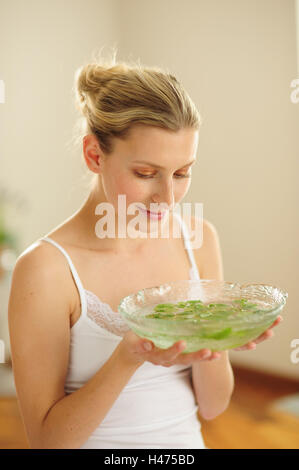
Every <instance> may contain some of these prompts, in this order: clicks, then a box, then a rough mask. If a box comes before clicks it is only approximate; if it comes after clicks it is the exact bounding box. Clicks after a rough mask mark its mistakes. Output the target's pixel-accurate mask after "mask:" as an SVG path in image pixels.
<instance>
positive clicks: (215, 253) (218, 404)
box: [192, 220, 234, 419]
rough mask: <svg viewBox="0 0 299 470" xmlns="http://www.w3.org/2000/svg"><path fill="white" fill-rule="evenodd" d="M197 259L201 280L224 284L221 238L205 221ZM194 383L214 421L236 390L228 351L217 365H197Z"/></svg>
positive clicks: (200, 403) (203, 412)
mask: <svg viewBox="0 0 299 470" xmlns="http://www.w3.org/2000/svg"><path fill="white" fill-rule="evenodd" d="M193 229H194V228H193ZM194 257H195V260H196V263H197V266H198V269H199V270H200V272H201V279H216V280H223V264H222V256H221V248H220V243H219V237H218V234H217V231H216V229H215V227H214V226H213V225H212V224H211V223H210V222H208V221H207V220H204V221H203V244H202V246H201V247H200V248H198V249H195V250H194ZM192 383H193V389H194V394H195V397H196V401H197V403H198V408H199V412H200V414H201V415H202V417H203V418H204V419H213V418H215V417H216V416H218V415H219V414H221V413H223V411H225V409H226V408H227V406H228V404H229V402H230V398H231V395H232V392H233V389H234V376H233V371H232V367H231V364H230V360H229V355H228V351H221V353H220V358H219V359H217V360H215V361H211V362H209V361H199V362H195V363H193V365H192Z"/></svg>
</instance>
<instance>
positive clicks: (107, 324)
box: [84, 289, 130, 336]
mask: <svg viewBox="0 0 299 470" xmlns="http://www.w3.org/2000/svg"><path fill="white" fill-rule="evenodd" d="M84 291H85V296H86V302H87V312H86V315H87V316H88V317H89V318H90V320H92V321H93V322H94V323H96V324H97V325H98V326H100V327H101V328H104V329H105V330H107V331H110V333H113V334H114V335H116V336H124V335H125V333H126V332H127V331H129V330H130V328H129V327H128V325H127V324H126V322H125V320H124V319H123V318H122V316H121V315H120V313H119V312H115V311H114V310H112V308H111V307H110V305H109V304H107V303H105V302H102V301H101V300H100V299H99V298H98V297H97V296H96V295H95V294H94V293H93V292H90V291H89V290H86V289H84Z"/></svg>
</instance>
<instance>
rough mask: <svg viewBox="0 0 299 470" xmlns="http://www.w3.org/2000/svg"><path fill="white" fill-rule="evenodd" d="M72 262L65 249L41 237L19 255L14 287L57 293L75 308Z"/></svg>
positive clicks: (43, 293)
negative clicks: (58, 247) (70, 265)
mask: <svg viewBox="0 0 299 470" xmlns="http://www.w3.org/2000/svg"><path fill="white" fill-rule="evenodd" d="M68 271H69V268H68V264H67V261H66V259H65V258H64V256H63V255H62V253H60V252H59V250H57V248H56V247H53V246H52V245H50V244H49V243H47V242H41V241H37V242H35V243H33V244H32V245H30V246H29V247H28V248H26V249H25V250H24V251H23V252H22V253H21V254H20V255H19V256H18V258H17V260H16V263H15V266H14V270H13V275H12V287H14V285H15V284H16V285H17V286H18V289H22V290H24V292H25V291H26V290H27V291H28V292H36V291H37V288H38V287H39V295H40V296H43V295H47V294H50V295H54V296H55V297H56V298H57V297H58V298H60V299H61V302H64V304H65V306H68V307H67V308H68V310H69V311H70V313H71V310H72V301H73V296H72V290H71V283H70V276H68Z"/></svg>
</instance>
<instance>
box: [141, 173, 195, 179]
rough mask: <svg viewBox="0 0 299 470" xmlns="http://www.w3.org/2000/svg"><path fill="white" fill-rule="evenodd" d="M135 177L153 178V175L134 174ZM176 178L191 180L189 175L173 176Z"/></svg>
mask: <svg viewBox="0 0 299 470" xmlns="http://www.w3.org/2000/svg"><path fill="white" fill-rule="evenodd" d="M135 175H136V176H137V177H138V178H153V176H154V175H142V174H141V173H138V172H135ZM174 176H176V178H191V173H189V174H187V175H174Z"/></svg>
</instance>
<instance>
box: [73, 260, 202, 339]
mask: <svg viewBox="0 0 299 470" xmlns="http://www.w3.org/2000/svg"><path fill="white" fill-rule="evenodd" d="M195 273H196V275H197V271H196V270H195V269H194V267H191V268H190V278H191V279H194V278H195V277H197V276H194V274H195ZM84 293H85V297H86V303H87V311H86V315H87V316H88V317H89V318H90V320H92V321H93V322H94V323H96V324H97V325H98V326H100V327H101V328H104V329H105V330H107V331H109V332H110V333H113V334H114V335H116V336H121V337H123V336H124V335H125V333H126V332H127V331H129V330H130V328H129V326H128V325H127V323H126V322H125V320H124V319H123V318H122V316H121V315H120V313H119V312H115V311H114V310H112V308H111V306H110V305H109V304H107V303H105V302H102V301H101V300H100V299H99V298H98V296H97V295H95V294H94V293H93V292H90V291H89V290H86V289H84ZM81 314H82V313H81Z"/></svg>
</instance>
